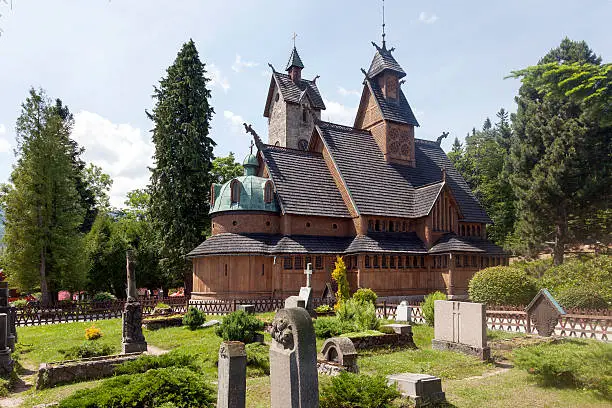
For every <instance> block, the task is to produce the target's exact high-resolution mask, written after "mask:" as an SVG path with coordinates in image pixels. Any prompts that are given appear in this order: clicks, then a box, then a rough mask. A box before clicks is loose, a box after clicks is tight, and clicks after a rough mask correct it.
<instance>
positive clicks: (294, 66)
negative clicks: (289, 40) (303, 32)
mask: <svg viewBox="0 0 612 408" xmlns="http://www.w3.org/2000/svg"><path fill="white" fill-rule="evenodd" d="M303 68H304V64H303V63H302V59H301V58H300V55H299V54H298V52H297V48H295V45H293V50H292V51H291V55H290V56H289V61H288V62H287V68H285V70H286V71H288V73H289V76H290V77H291V80H292V81H293V82H299V81H300V79H302V69H303Z"/></svg>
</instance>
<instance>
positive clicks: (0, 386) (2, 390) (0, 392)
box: [0, 378, 11, 398]
mask: <svg viewBox="0 0 612 408" xmlns="http://www.w3.org/2000/svg"><path fill="white" fill-rule="evenodd" d="M10 393H11V380H7V379H6V378H0V398H4V397H8V396H9V394H10Z"/></svg>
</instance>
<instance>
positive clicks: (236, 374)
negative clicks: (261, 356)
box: [217, 341, 246, 408]
mask: <svg viewBox="0 0 612 408" xmlns="http://www.w3.org/2000/svg"><path fill="white" fill-rule="evenodd" d="M217 381H218V387H217V389H218V391H217V408H244V407H245V406H246V351H245V349H244V343H241V342H239V341H224V342H223V343H221V346H220V347H219V368H218V375H217Z"/></svg>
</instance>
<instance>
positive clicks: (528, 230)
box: [506, 38, 612, 265]
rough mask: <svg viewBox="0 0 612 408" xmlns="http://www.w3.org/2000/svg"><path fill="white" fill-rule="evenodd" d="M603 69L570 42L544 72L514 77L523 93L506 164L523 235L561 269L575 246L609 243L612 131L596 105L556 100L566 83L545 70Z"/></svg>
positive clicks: (538, 69) (583, 45)
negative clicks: (545, 246)
mask: <svg viewBox="0 0 612 408" xmlns="http://www.w3.org/2000/svg"><path fill="white" fill-rule="evenodd" d="M600 62H601V58H599V57H597V56H596V55H595V54H594V53H593V51H592V50H591V49H590V48H589V47H588V46H587V44H586V43H584V42H574V41H570V40H569V39H567V38H566V39H564V40H563V42H562V43H561V45H560V46H559V47H558V48H557V49H554V50H551V52H549V53H548V54H547V55H546V56H545V57H544V58H543V59H542V60H541V61H540V63H539V64H538V67H530V68H527V69H526V70H523V71H520V73H515V75H518V76H520V77H521V78H522V79H521V80H522V85H521V88H520V90H519V96H518V97H517V98H516V101H517V104H518V109H517V113H516V115H514V116H513V134H512V139H511V148H510V156H509V159H508V160H507V162H506V164H507V170H508V174H509V178H510V183H511V185H512V188H513V190H514V193H515V194H516V197H517V199H518V201H517V210H518V213H517V214H518V215H519V217H520V218H519V222H518V223H517V228H518V232H519V234H520V236H521V237H522V238H523V240H524V241H526V242H527V244H528V246H529V248H530V250H531V251H532V252H535V251H537V250H539V247H540V246H541V244H542V243H544V242H550V243H551V245H552V247H553V260H554V264H555V265H559V264H561V263H563V254H564V249H565V245H567V244H568V243H571V242H576V241H580V240H583V239H586V238H591V239H599V240H603V241H605V240H607V239H609V235H608V234H609V232H608V231H609V225H610V223H612V216H610V211H609V208H608V207H609V200H608V199H607V194H606V191H607V189H608V188H609V186H610V184H612V162H611V161H610V160H609V157H610V153H611V152H612V139H611V138H610V137H609V135H610V131H611V130H612V124H607V123H606V122H605V121H603V120H602V118H601V117H600V115H597V114H594V113H593V112H594V111H596V110H597V109H598V104H597V103H596V102H595V101H594V100H586V99H585V98H570V97H568V96H566V95H565V94H564V93H561V92H549V91H548V89H549V88H551V89H552V88H558V87H563V79H562V78H563V76H559V75H545V74H546V73H547V72H548V71H547V66H545V64H554V65H558V66H562V65H568V64H573V63H578V64H581V66H583V68H584V67H586V66H587V65H591V66H592V67H591V68H592V70H596V71H598V70H599V69H600V68H599V64H600ZM548 67H549V68H550V67H552V66H550V65H549V66H548ZM583 68H581V69H583ZM559 69H561V70H564V68H563V67H562V68H559ZM559 81H561V82H559ZM542 83H545V84H546V86H544V85H542ZM606 86H607V85H606ZM601 220H604V222H605V224H604V225H602V224H601V223H600V221H601Z"/></svg>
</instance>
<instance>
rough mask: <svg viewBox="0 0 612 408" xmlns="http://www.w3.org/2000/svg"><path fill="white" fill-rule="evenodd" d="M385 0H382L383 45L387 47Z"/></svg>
mask: <svg viewBox="0 0 612 408" xmlns="http://www.w3.org/2000/svg"><path fill="white" fill-rule="evenodd" d="M385 35H386V34H385V0H382V47H383V49H386V48H387V46H386V44H385Z"/></svg>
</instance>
